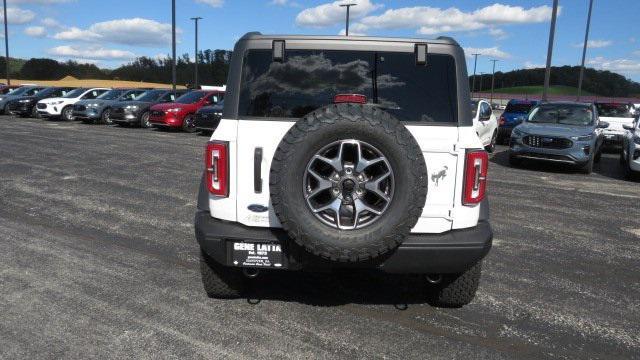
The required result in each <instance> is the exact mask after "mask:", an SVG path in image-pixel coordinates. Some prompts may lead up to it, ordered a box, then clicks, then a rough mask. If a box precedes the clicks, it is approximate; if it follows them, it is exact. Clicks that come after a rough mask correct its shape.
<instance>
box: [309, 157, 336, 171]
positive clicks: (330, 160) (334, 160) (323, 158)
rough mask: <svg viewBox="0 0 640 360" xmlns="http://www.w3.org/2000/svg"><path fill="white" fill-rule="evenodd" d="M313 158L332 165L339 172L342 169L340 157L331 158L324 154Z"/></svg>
mask: <svg viewBox="0 0 640 360" xmlns="http://www.w3.org/2000/svg"><path fill="white" fill-rule="evenodd" d="M313 158H314V159H317V160H320V161H322V162H324V163H326V164H328V165H331V167H332V168H333V169H334V170H335V171H337V172H340V171H342V161H341V160H340V157H337V158H333V159H329V158H328V157H325V156H322V155H316V156H314V157H313Z"/></svg>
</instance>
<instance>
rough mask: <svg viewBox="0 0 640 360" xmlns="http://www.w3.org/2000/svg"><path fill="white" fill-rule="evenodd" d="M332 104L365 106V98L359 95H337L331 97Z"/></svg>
mask: <svg viewBox="0 0 640 360" xmlns="http://www.w3.org/2000/svg"><path fill="white" fill-rule="evenodd" d="M333 103H334V104H342V103H351V104H366V103H367V97H366V96H364V95H360V94H338V95H336V96H334V97H333Z"/></svg>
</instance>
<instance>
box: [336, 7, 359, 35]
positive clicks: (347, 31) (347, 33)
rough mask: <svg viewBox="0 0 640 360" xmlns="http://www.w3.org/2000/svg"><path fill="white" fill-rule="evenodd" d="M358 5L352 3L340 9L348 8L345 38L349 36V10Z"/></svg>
mask: <svg viewBox="0 0 640 360" xmlns="http://www.w3.org/2000/svg"><path fill="white" fill-rule="evenodd" d="M356 5H358V4H354V3H350V4H341V5H340V7H346V8H347V27H346V30H345V36H349V9H351V7H352V6H356Z"/></svg>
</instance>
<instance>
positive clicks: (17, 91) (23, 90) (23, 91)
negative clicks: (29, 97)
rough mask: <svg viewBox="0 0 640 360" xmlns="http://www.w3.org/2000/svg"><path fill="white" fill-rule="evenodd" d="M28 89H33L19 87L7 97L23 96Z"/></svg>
mask: <svg viewBox="0 0 640 360" xmlns="http://www.w3.org/2000/svg"><path fill="white" fill-rule="evenodd" d="M30 89H33V88H30V87H24V86H23V87H19V88H17V89H14V90H13V91H12V92H10V93H9V95H23V94H25V93H26V92H27V91H29V90H30Z"/></svg>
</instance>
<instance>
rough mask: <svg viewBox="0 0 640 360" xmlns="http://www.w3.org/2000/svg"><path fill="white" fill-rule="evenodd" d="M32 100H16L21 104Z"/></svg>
mask: <svg viewBox="0 0 640 360" xmlns="http://www.w3.org/2000/svg"><path fill="white" fill-rule="evenodd" d="M32 101H33V100H32V99H22V100H18V102H19V103H21V104H28V103H30V102H32Z"/></svg>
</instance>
